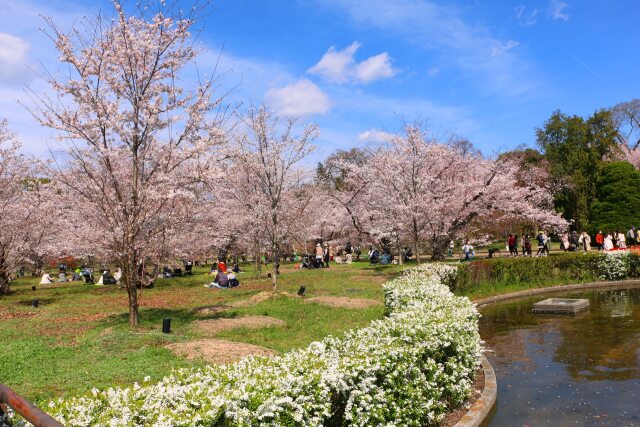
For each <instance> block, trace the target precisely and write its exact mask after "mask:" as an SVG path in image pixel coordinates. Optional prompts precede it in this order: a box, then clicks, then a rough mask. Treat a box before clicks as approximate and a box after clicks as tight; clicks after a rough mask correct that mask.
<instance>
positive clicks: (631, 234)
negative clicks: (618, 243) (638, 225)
mask: <svg viewBox="0 0 640 427" xmlns="http://www.w3.org/2000/svg"><path fill="white" fill-rule="evenodd" d="M637 237H638V236H637V233H636V229H635V228H634V227H633V225H632V226H631V228H629V231H627V241H628V242H629V246H633V245H635V244H636V241H637Z"/></svg>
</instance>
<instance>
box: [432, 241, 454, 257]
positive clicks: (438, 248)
mask: <svg viewBox="0 0 640 427" xmlns="http://www.w3.org/2000/svg"><path fill="white" fill-rule="evenodd" d="M450 240H451V239H449V238H448V237H436V238H435V239H434V240H433V245H432V248H433V252H432V254H431V259H432V260H434V261H443V260H444V259H445V253H446V251H447V247H448V246H449V241H450Z"/></svg>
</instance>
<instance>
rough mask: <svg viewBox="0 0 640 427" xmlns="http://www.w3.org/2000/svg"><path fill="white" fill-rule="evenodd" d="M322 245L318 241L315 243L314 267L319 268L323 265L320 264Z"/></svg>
mask: <svg viewBox="0 0 640 427" xmlns="http://www.w3.org/2000/svg"><path fill="white" fill-rule="evenodd" d="M322 255H323V253H322V245H321V244H320V243H317V244H316V262H315V267H316V268H320V267H323V265H322Z"/></svg>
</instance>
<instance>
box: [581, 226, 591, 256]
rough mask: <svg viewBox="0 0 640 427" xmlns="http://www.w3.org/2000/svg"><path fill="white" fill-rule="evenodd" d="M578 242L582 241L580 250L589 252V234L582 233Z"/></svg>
mask: <svg viewBox="0 0 640 427" xmlns="http://www.w3.org/2000/svg"><path fill="white" fill-rule="evenodd" d="M580 240H582V250H583V251H585V252H589V251H590V250H591V236H589V233H587V232H586V231H583V232H582V234H581V235H580Z"/></svg>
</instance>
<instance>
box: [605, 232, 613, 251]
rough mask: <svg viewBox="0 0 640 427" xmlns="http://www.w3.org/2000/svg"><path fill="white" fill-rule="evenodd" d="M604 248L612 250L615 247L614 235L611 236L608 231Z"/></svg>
mask: <svg viewBox="0 0 640 427" xmlns="http://www.w3.org/2000/svg"><path fill="white" fill-rule="evenodd" d="M602 249H604V250H605V251H610V250H611V249H613V237H611V234H609V233H607V235H606V236H604V243H603V244H602Z"/></svg>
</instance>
